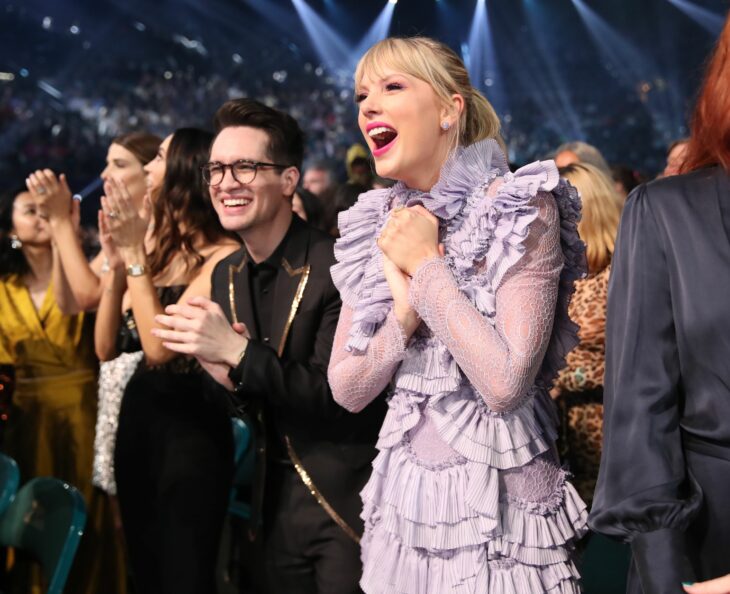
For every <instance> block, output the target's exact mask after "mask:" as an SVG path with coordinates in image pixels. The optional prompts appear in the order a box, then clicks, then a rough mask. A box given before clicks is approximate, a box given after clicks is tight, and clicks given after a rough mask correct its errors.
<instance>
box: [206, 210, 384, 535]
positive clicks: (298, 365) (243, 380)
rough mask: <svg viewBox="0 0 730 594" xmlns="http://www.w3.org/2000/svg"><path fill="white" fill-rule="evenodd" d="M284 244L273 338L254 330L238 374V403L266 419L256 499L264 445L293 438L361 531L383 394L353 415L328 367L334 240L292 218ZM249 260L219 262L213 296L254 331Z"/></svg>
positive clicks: (335, 306) (325, 491) (238, 255)
mask: <svg viewBox="0 0 730 594" xmlns="http://www.w3.org/2000/svg"><path fill="white" fill-rule="evenodd" d="M284 242H285V243H284V250H283V256H282V266H281V267H280V268H279V270H278V273H277V277H276V282H275V290H274V295H273V299H274V315H273V321H272V328H271V330H272V331H271V337H270V341H269V343H268V344H265V343H264V342H262V341H260V340H259V337H258V336H255V334H253V335H252V340H251V341H250V342H249V345H248V348H247V350H246V355H245V357H244V358H243V360H242V362H241V364H240V365H239V366H238V367H237V368H236V369H233V370H231V373H230V377H231V379H232V380H233V383H234V385H235V386H236V391H235V393H234V396H233V398H234V402H235V404H236V406H237V407H239V408H241V407H242V408H244V409H245V410H246V412H247V414H248V416H249V418H254V419H256V420H257V421H258V422H256V423H255V425H256V435H255V439H257V440H258V442H257V453H258V456H257V478H258V484H256V485H255V488H254V491H255V495H254V507H255V508H256V507H257V505H258V504H259V503H260V499H261V498H262V497H263V488H264V482H265V481H263V480H262V479H263V477H262V471H263V470H264V468H265V460H264V458H265V456H266V451H262V450H265V449H266V447H265V446H266V444H267V442H268V443H269V444H271V440H274V439H282V438H284V436H286V438H287V439H288V440H289V441H290V443H291V446H292V447H293V449H294V451H295V452H296V454H297V456H298V457H299V458H300V459H301V462H302V465H303V467H304V469H305V470H306V472H307V473H308V474H309V475H310V477H311V479H312V480H313V482H314V484H315V486H316V488H317V489H318V490H319V491H320V492H321V494H322V495H323V496H324V498H325V499H326V500H327V501H328V502H329V504H330V505H331V506H332V507H333V508H334V510H335V511H336V512H337V513H338V514H339V515H340V516H341V517H342V518H343V519H344V520H345V521H346V522H347V524H348V525H349V526H351V527H352V528H353V529H354V530H355V532H357V533H358V534H361V533H362V521H361V520H360V510H361V502H360V498H359V492H360V490H361V489H362V487H363V486H364V485H365V482H366V481H367V479H368V477H369V476H370V471H371V466H370V463H371V461H372V459H373V458H374V456H375V453H376V451H375V447H374V446H375V442H376V440H377V433H378V430H379V428H380V426H381V425H382V421H383V417H384V415H385V410H386V406H385V402H384V399H383V398H379V399H378V400H377V401H376V402H374V403H373V404H372V405H371V406H369V407H368V408H367V409H366V410H365V411H362V412H361V413H359V414H351V413H349V412H347V411H346V410H345V409H343V408H342V407H340V406H339V405H338V404H337V403H336V402H335V401H334V399H333V398H332V393H331V391H330V388H329V384H328V382H327V366H328V364H329V359H330V353H331V351H332V342H333V340H334V334H335V329H336V327H337V320H338V318H339V315H340V307H341V301H340V296H339V293H338V292H337V289H336V288H335V286H334V284H333V283H332V278H331V276H330V267H331V266H332V265H333V264H334V262H335V260H334V253H333V245H334V241H333V239H332V238H331V237H329V236H328V235H325V234H324V233H322V232H320V231H317V230H316V229H314V228H312V227H310V226H308V225H307V224H306V223H305V222H303V221H302V220H301V219H299V217H297V216H294V217H293V219H292V224H291V227H290V229H289V231H288V233H287V236H286V237H285V239H284ZM248 258H249V256H248V253H247V252H246V250H245V248H242V249H241V250H239V251H237V252H235V253H233V254H231V255H230V256H228V257H227V258H225V259H224V260H222V261H221V262H220V263H219V264H218V265H217V266H216V268H215V270H214V272H213V279H212V298H213V300H214V301H216V302H217V303H218V304H220V305H221V307H222V308H223V311H224V312H225V314H226V316H227V317H228V319H229V320H230V321H231V322H234V321H238V322H242V323H244V324H246V326H247V327H248V328H249V331H251V332H252V333H254V332H255V328H256V324H255V323H254V317H253V309H252V306H251V298H250V295H251V292H250V286H249V274H248V271H247V269H246V263H247V262H248ZM269 345H270V346H269Z"/></svg>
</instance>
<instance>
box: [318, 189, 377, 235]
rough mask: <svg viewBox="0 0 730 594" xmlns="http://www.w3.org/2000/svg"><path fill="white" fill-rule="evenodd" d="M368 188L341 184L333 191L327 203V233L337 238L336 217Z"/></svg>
mask: <svg viewBox="0 0 730 594" xmlns="http://www.w3.org/2000/svg"><path fill="white" fill-rule="evenodd" d="M369 189H370V188H368V187H367V186H363V185H362V184H351V183H349V182H348V183H346V184H341V185H339V186H337V189H336V190H335V191H334V193H333V195H332V197H331V200H330V201H329V204H330V207H329V210H328V213H327V215H328V216H327V226H328V229H327V230H328V231H329V232H330V233H331V234H332V235H335V236H337V237H339V230H338V229H337V217H338V215H339V214H340V213H341V212H342V211H343V210H347V209H348V208H350V207H351V206H353V205H354V204H355V202H357V198H358V196H360V194H363V193H365V192H367V191H368V190H369Z"/></svg>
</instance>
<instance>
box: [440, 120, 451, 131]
mask: <svg viewBox="0 0 730 594" xmlns="http://www.w3.org/2000/svg"><path fill="white" fill-rule="evenodd" d="M449 128H451V124H449V122H447V121H446V120H444V121H443V122H441V129H442V130H444V131H445V130H448V129H449Z"/></svg>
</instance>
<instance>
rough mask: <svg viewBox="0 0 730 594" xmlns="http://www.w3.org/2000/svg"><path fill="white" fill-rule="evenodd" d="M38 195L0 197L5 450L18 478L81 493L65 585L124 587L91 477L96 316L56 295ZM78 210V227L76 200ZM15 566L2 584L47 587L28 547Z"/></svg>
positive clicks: (16, 588)
mask: <svg viewBox="0 0 730 594" xmlns="http://www.w3.org/2000/svg"><path fill="white" fill-rule="evenodd" d="M33 187H34V188H35V189H37V190H41V189H42V188H44V186H43V185H42V184H38V185H35V184H34V185H33ZM42 193H47V190H44V191H42V192H41V194H42ZM37 195H38V194H37V193H36V192H32V193H31V192H28V191H26V190H25V189H24V188H17V189H15V190H14V191H11V192H8V193H6V194H3V196H2V198H0V312H2V316H0V365H12V366H13V368H14V369H15V379H16V386H15V392H14V394H13V403H12V406H11V408H10V413H9V420H8V427H7V433H6V435H5V442H4V451H6V452H7V453H8V454H9V455H10V456H12V457H13V458H14V459H15V460H16V461H17V462H18V466H19V468H20V478H21V481H22V482H26V481H28V480H30V479H32V478H34V477H37V476H55V477H57V478H59V479H61V480H64V481H67V482H68V483H70V484H72V485H73V486H75V487H76V488H77V489H78V490H79V491H80V492H81V494H82V496H83V497H84V501H85V502H86V507H87V511H88V520H87V524H86V529H85V533H84V535H83V537H82V539H81V544H80V547H79V551H78V555H77V556H76V559H75V563H74V565H73V567H72V569H71V574H70V575H69V580H68V582H67V584H66V591H67V592H74V593H78V594H96V593H98V592H104V593H109V594H117V593H118V594H124V593H125V592H126V587H125V572H124V565H123V563H122V549H121V546H120V545H119V543H115V542H114V532H113V520H112V514H111V509H110V506H109V500H108V499H107V498H106V497H104V495H103V494H102V492H101V491H98V490H96V489H94V487H93V485H92V484H91V464H92V457H93V453H94V423H95V421H96V406H97V404H96V386H97V377H96V370H97V363H96V359H95V357H94V350H93V341H92V335H91V330H92V324H93V318H92V317H89V316H87V315H86V314H85V313H83V312H82V313H77V314H65V313H63V312H62V311H61V308H60V307H59V305H58V302H57V300H56V298H55V293H54V285H55V284H57V281H56V277H55V276H54V275H53V259H54V256H53V248H52V247H51V240H52V235H51V232H50V229H49V227H50V225H49V224H48V221H47V220H46V217H45V215H44V214H42V211H41V208H40V207H39V204H38V200H37V199H36V196H37ZM67 207H68V208H69V209H70V207H71V204H70V203H69V204H68V205H67ZM72 218H73V221H74V225H75V226H76V228H78V203H77V204H76V207H75V208H74V216H73V217H72ZM11 576H12V580H11V585H10V588H9V589H8V590H5V589H4V590H3V591H7V592H13V593H18V594H28V593H33V592H41V591H45V588H44V587H43V586H42V578H41V575H40V571H39V568H38V566H37V565H31V564H30V563H28V561H27V559H25V558H23V557H20V556H19V557H18V561H17V563H16V564H15V566H14V568H13V572H12V574H11Z"/></svg>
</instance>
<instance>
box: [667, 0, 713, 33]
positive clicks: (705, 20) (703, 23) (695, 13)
mask: <svg viewBox="0 0 730 594" xmlns="http://www.w3.org/2000/svg"><path fill="white" fill-rule="evenodd" d="M669 3H670V4H672V5H674V6H676V7H677V8H678V9H679V10H681V11H682V12H683V13H684V14H686V15H687V16H688V17H689V18H691V19H692V20H693V21H694V22H695V23H697V24H698V25H699V26H700V27H702V28H703V29H705V30H706V31H708V32H709V33H711V34H712V35H713V36H714V35H719V34H720V31H722V26H723V24H724V23H725V19H724V18H723V17H722V16H720V15H718V14H716V13H714V12H712V11H711V10H707V9H706V8H703V7H702V6H697V5H696V4H692V3H691V2H687V0H669Z"/></svg>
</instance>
